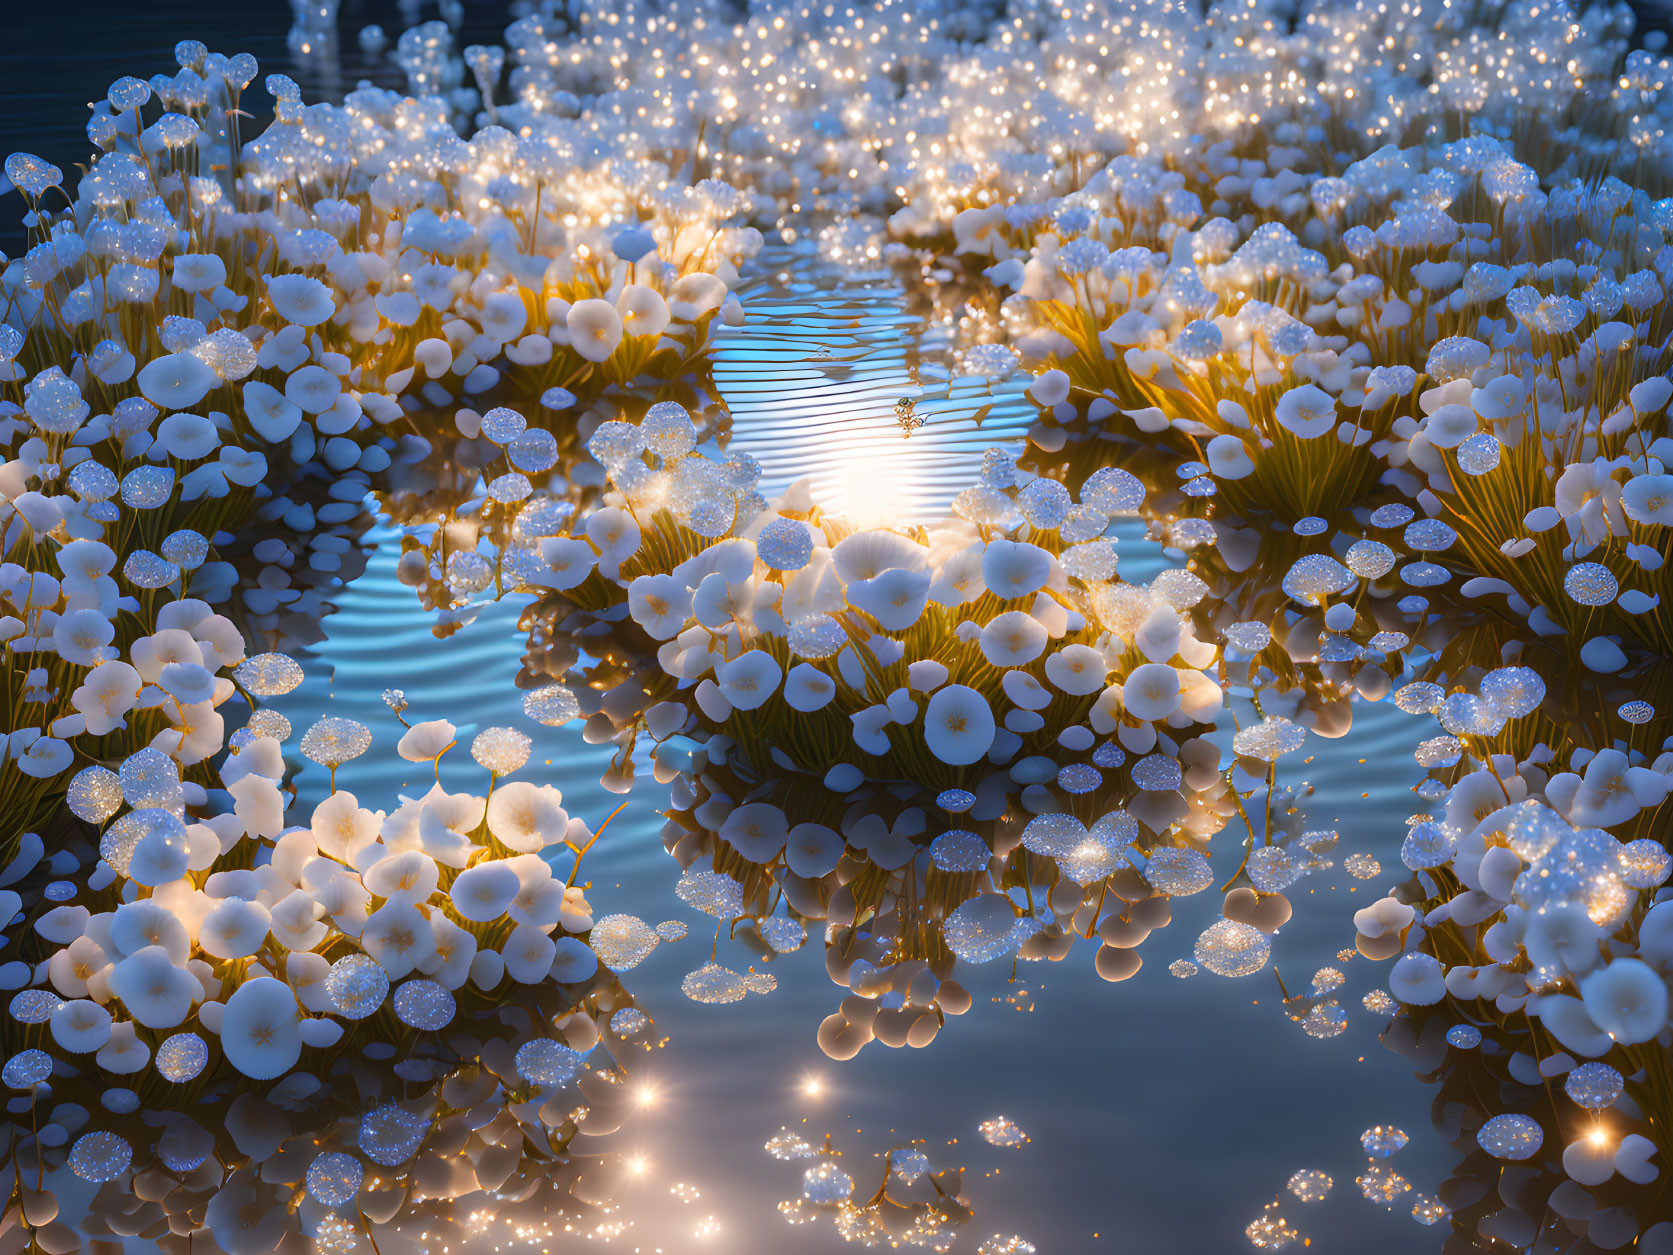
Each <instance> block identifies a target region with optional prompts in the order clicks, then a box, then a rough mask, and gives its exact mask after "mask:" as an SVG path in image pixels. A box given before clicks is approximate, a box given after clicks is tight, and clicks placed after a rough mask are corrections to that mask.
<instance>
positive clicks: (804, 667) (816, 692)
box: [784, 662, 836, 714]
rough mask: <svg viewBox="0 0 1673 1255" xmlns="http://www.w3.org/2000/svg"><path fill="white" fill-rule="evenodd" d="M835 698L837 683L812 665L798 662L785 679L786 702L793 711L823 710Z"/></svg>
mask: <svg viewBox="0 0 1673 1255" xmlns="http://www.w3.org/2000/svg"><path fill="white" fill-rule="evenodd" d="M835 696H836V681H835V680H833V679H831V677H830V676H828V675H826V674H825V673H824V672H823V671H821V670H820V669H819V668H818V667H816V666H814V665H813V664H812V663H807V662H798V663H797V664H796V665H795V666H793V667H791V668H790V674H789V675H787V676H786V677H785V678H784V702H785V704H786V705H787V706H789V707H790V709H791V710H799V711H802V712H803V713H804V714H805V713H807V712H809V711H814V710H821V709H823V708H824V707H825V706H827V705H829V704H830V700H831V698H833V697H835Z"/></svg>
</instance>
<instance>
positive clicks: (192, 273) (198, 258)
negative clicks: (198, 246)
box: [172, 253, 227, 292]
mask: <svg viewBox="0 0 1673 1255" xmlns="http://www.w3.org/2000/svg"><path fill="white" fill-rule="evenodd" d="M172 273H173V276H174V286H175V287H177V288H179V289H181V290H182V291H184V292H212V291H214V290H215V289H216V288H218V287H220V286H221V284H223V283H225V282H226V279H227V264H226V263H225V262H224V261H222V260H221V259H220V258H219V257H217V256H216V255H215V254H214V253H181V254H180V255H178V256H177V257H176V258H175V259H174V270H173V272H172Z"/></svg>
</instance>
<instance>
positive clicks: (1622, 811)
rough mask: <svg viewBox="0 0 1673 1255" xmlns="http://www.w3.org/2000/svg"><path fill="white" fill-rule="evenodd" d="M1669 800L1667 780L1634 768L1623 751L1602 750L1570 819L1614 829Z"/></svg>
mask: <svg viewBox="0 0 1673 1255" xmlns="http://www.w3.org/2000/svg"><path fill="white" fill-rule="evenodd" d="M1666 796H1667V778H1666V777H1665V776H1663V775H1662V774H1661V773H1660V772H1658V771H1651V770H1650V769H1649V768H1647V767H1634V766H1633V765H1632V764H1631V762H1630V761H1628V759H1627V756H1626V755H1625V754H1623V753H1621V751H1620V750H1616V749H1606V750H1600V751H1599V752H1598V753H1597V754H1596V755H1594V756H1593V758H1592V760H1591V761H1590V762H1588V763H1587V764H1586V771H1585V775H1584V776H1583V777H1582V779H1581V784H1580V787H1579V788H1578V789H1577V790H1575V793H1574V800H1573V802H1572V803H1570V806H1569V819H1570V820H1572V821H1573V822H1574V823H1576V824H1579V825H1583V826H1588V827H1597V828H1613V827H1615V825H1617V824H1624V823H1626V821H1627V820H1629V819H1631V818H1632V817H1633V816H1634V815H1636V814H1638V812H1639V811H1640V810H1642V809H1643V808H1644V807H1646V806H1655V805H1657V804H1659V803H1660V802H1661V801H1662V799H1663V798H1665V797H1666Z"/></svg>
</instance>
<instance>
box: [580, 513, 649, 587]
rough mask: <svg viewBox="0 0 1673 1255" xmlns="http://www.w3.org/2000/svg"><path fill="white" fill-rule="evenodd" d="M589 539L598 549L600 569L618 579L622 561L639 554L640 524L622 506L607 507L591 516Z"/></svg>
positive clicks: (589, 518) (588, 525)
mask: <svg viewBox="0 0 1673 1255" xmlns="http://www.w3.org/2000/svg"><path fill="white" fill-rule="evenodd" d="M587 539H588V540H590V541H592V543H593V545H594V547H595V548H597V550H598V569H599V570H600V571H601V572H602V573H603V574H604V575H606V576H608V577H609V578H611V579H615V578H616V576H617V574H618V572H619V570H620V567H621V564H622V562H623V561H624V560H625V559H627V558H629V557H631V556H632V555H634V554H635V553H637V552H638V551H639V524H638V523H637V522H636V521H635V520H634V518H633V516H632V515H631V514H629V513H628V512H627V511H626V510H623V509H621V508H620V507H619V506H606V507H604V509H602V510H594V511H593V512H592V514H591V515H589V516H588V517H587Z"/></svg>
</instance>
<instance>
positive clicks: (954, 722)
mask: <svg viewBox="0 0 1673 1255" xmlns="http://www.w3.org/2000/svg"><path fill="white" fill-rule="evenodd" d="M995 731H996V729H995V726H994V722H993V711H992V710H991V709H989V707H988V703H987V699H986V698H985V697H983V696H982V695H981V694H980V693H978V692H977V691H976V690H975V689H973V688H967V687H965V686H964V685H962V684H949V685H947V686H946V687H945V688H942V689H938V690H936V692H935V693H934V694H933V695H932V696H931V697H930V699H929V707H928V709H927V710H925V712H924V743H925V744H926V745H927V746H929V751H930V753H932V754H934V755H935V756H936V757H937V758H939V759H940V760H941V761H942V762H944V763H948V764H950V765H952V766H955V767H963V766H968V765H969V764H971V763H974V762H978V761H979V760H980V759H981V758H982V757H983V756H984V755H985V754H986V753H987V752H988V750H990V749H992V748H993V737H994V732H995Z"/></svg>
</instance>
